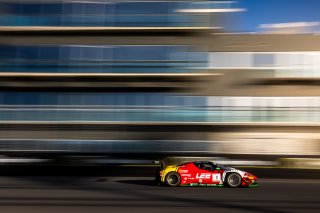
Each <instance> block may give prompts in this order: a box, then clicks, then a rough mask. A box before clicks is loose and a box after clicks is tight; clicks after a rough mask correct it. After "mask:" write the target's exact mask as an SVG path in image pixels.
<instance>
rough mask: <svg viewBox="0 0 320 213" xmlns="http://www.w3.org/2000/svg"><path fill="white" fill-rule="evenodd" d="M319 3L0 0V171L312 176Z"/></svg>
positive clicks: (319, 139) (316, 142)
mask: <svg viewBox="0 0 320 213" xmlns="http://www.w3.org/2000/svg"><path fill="white" fill-rule="evenodd" d="M319 8H320V3H319V1H316V0H310V1H299V0H290V1H289V0H281V1H275V0H269V1H267V0H265V1H263V0H261V1H260V0H259V1H253V0H239V1H214V0H212V1H201V0H194V1H191V0H190V1H189V0H171V1H156V0H154V1H152V0H150V1H149V0H148V1H136V0H94V1H93V0H92V1H91V0H87V1H75V0H68V1H67V0H46V1H45V0H0V76H1V77H0V154H1V156H0V157H1V158H0V164H1V166H0V174H2V175H23V176H24V175H55V176H56V175H59V176H65V175H67V176H68V175H71V176H72V175H79V176H83V175H84V176H135V177H136V176H149V177H152V176H153V175H154V172H155V171H156V169H157V166H155V165H152V161H153V160H160V159H164V158H175V159H179V160H180V161H181V162H184V161H188V160H191V159H210V160H214V161H216V162H219V163H223V164H225V165H232V166H234V167H237V168H243V169H246V170H249V171H250V172H252V173H254V174H256V175H257V176H258V177H261V178H292V179H296V178H302V179H318V178H319V177H320V172H319V171H320V170H319V168H320V133H319V130H320V90H319V83H320V70H319V68H320V35H319V32H320V31H319V29H320V27H319V25H320V22H319V21H320V15H319V13H318V11H319Z"/></svg>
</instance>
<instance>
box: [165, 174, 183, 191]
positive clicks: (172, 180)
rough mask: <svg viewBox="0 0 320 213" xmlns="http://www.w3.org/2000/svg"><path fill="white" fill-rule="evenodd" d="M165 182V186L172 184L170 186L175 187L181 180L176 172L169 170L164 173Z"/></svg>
mask: <svg viewBox="0 0 320 213" xmlns="http://www.w3.org/2000/svg"><path fill="white" fill-rule="evenodd" d="M165 180H166V184H167V186H172V187H176V186H179V185H180V182H181V177H180V175H179V174H178V173H176V172H169V173H168V174H167V175H166V179H165Z"/></svg>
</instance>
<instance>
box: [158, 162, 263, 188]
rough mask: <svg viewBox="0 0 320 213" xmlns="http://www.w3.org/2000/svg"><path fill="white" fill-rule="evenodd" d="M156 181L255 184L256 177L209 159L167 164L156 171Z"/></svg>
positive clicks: (214, 184) (187, 183) (245, 185)
mask: <svg viewBox="0 0 320 213" xmlns="http://www.w3.org/2000/svg"><path fill="white" fill-rule="evenodd" d="M156 181H157V182H158V183H159V184H166V185H168V186H229V187H233V188H235V187H241V186H242V187H253V186H257V177H256V176H254V175H252V174H250V173H248V172H245V171H241V170H238V169H235V168H230V167H225V166H223V165H219V164H216V163H214V162H211V161H194V162H188V163H183V164H181V165H169V166H166V167H165V168H161V170H160V171H159V172H158V173H157V177H156Z"/></svg>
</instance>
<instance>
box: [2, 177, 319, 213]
mask: <svg viewBox="0 0 320 213" xmlns="http://www.w3.org/2000/svg"><path fill="white" fill-rule="evenodd" d="M153 184H154V182H153V180H152V179H151V178H142V177H137V178H134V177H130V178H129V177H122V178H117V177H112V178H101V177H83V178H81V177H31V176H29V177H1V178H0V212H1V213H2V212H3V213H17V212H27V213H29V212H32V213H49V212H50V213H53V212H55V213H56V212H57V213H62V212H68V213H75V212H77V213H81V212H90V213H100V212H104V213H106V212H182V213H188V212H190V213H191V212H192V213H195V212H197V213H200V212H201V213H203V212H222V213H223V212H266V213H267V212H270V213H288V212H319V210H320V180H306V181H305V182H304V183H303V180H295V179H293V180H286V179H281V180H280V179H262V180H260V185H259V186H258V187H256V188H239V189H232V188H223V187H177V188H171V187H162V186H155V185H153Z"/></svg>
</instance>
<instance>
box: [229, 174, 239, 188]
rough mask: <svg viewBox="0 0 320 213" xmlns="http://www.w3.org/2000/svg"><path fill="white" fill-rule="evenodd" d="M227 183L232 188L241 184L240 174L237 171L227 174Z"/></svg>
mask: <svg viewBox="0 0 320 213" xmlns="http://www.w3.org/2000/svg"><path fill="white" fill-rule="evenodd" d="M227 185H228V186H229V187H232V188H236V187H239V186H240V185H241V176H240V175H239V174H237V173H231V174H229V175H228V176H227Z"/></svg>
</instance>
